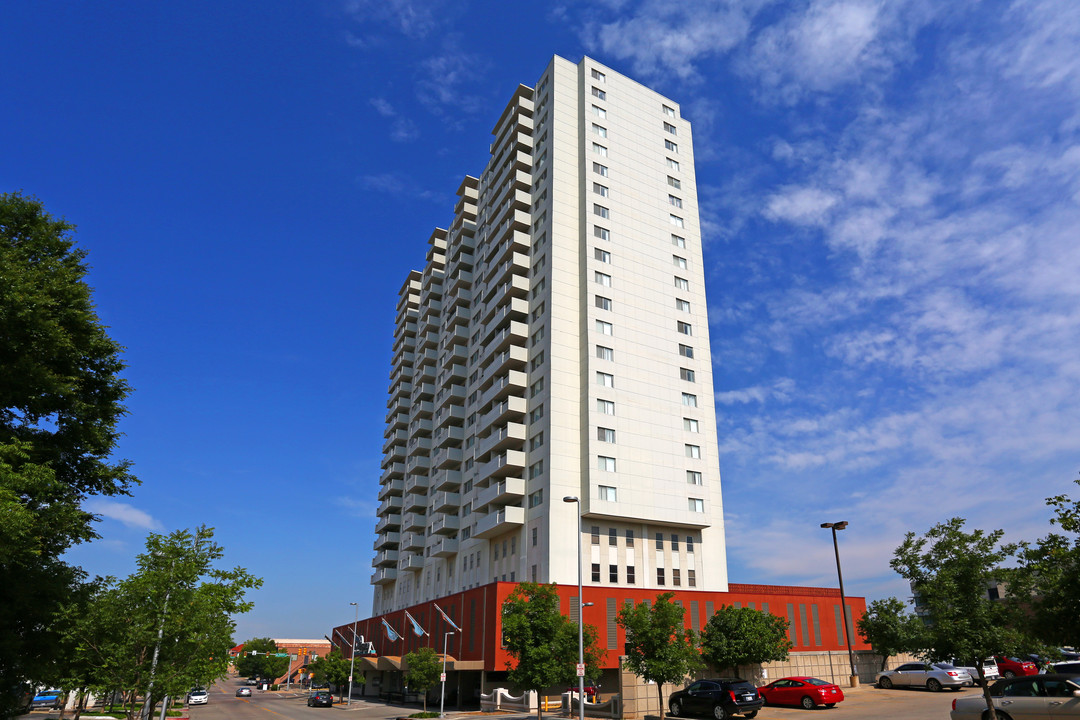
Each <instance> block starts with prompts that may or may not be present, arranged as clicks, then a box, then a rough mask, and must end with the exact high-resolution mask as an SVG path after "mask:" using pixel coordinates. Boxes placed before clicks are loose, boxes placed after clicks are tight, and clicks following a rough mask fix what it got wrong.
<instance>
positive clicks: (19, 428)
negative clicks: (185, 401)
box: [0, 193, 137, 717]
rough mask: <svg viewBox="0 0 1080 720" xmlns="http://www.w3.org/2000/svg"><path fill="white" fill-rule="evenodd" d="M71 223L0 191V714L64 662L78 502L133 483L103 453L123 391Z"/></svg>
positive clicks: (79, 537) (82, 530)
mask: <svg viewBox="0 0 1080 720" xmlns="http://www.w3.org/2000/svg"><path fill="white" fill-rule="evenodd" d="M73 229H74V226H73V225H70V224H68V223H67V222H65V221H63V220H56V219H54V218H52V217H51V216H50V215H49V214H48V213H46V212H45V210H44V208H43V206H42V204H41V203H40V202H39V201H37V200H36V199H34V198H32V197H27V196H24V195H22V194H20V193H10V194H7V193H0V517H3V522H0V607H2V608H4V612H3V613H0V717H6V716H8V715H9V714H11V713H12V712H14V711H15V710H16V709H17V708H16V707H14V706H15V705H17V698H18V694H17V690H18V688H19V686H20V685H21V684H22V683H23V682H26V681H30V682H34V683H52V682H53V681H55V673H56V672H57V667H58V663H60V662H62V661H63V659H64V658H63V653H62V650H61V647H62V642H61V640H62V636H63V634H64V628H62V627H61V626H60V624H59V622H58V618H59V615H60V613H61V606H62V605H63V603H64V602H65V601H66V600H67V599H69V598H71V597H72V596H73V595H74V594H78V593H80V592H82V590H81V589H80V586H81V585H82V583H83V582H84V581H85V574H84V573H83V572H82V570H81V569H79V568H77V567H72V566H70V565H68V564H67V563H65V562H64V561H63V559H62V557H63V554H64V552H65V551H67V550H68V549H69V548H70V547H71V546H73V545H76V544H79V543H83V542H87V541H89V540H92V539H94V538H96V537H97V534H96V532H95V531H94V528H93V522H94V520H95V519H96V518H95V516H94V515H93V514H91V513H89V512H86V511H84V510H82V508H81V505H82V503H83V502H84V501H85V500H86V499H87V498H89V497H92V496H95V495H106V496H110V495H121V494H127V492H128V490H129V488H130V487H131V485H132V484H134V483H136V482H137V481H136V479H135V478H134V477H133V476H132V475H131V473H130V471H129V463H128V462H126V461H116V460H113V459H112V458H111V455H112V453H113V451H114V450H115V449H116V443H117V439H118V437H119V431H118V429H117V424H118V422H119V420H120V418H121V417H122V416H123V415H124V414H125V412H126V410H125V408H124V405H123V401H124V399H125V397H126V396H127V394H128V390H129V389H128V385H127V383H126V382H125V381H124V380H123V378H121V377H120V372H121V370H123V367H124V365H123V362H122V361H121V359H120V354H121V347H120V346H119V345H118V344H116V343H115V342H113V341H112V340H111V339H110V338H109V336H108V335H107V334H106V332H105V327H104V326H103V325H102V324H101V322H100V320H99V319H98V317H97V314H96V313H95V311H94V304H93V300H92V297H91V291H90V287H89V286H88V285H87V284H86V273H87V266H86V263H85V258H86V252H85V251H84V250H78V249H75V247H74V242H73V241H72V239H71V232H72V230H73Z"/></svg>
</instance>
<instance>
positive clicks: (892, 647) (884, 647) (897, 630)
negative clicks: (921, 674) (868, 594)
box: [856, 597, 925, 670]
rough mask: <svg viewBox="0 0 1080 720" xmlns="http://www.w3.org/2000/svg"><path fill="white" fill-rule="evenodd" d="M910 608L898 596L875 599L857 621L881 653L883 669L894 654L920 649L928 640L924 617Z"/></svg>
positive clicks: (871, 645)
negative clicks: (916, 614)
mask: <svg viewBox="0 0 1080 720" xmlns="http://www.w3.org/2000/svg"><path fill="white" fill-rule="evenodd" d="M906 610H907V606H906V605H905V603H904V602H903V601H902V600H899V599H897V598H894V597H890V598H884V599H882V600H874V601H873V602H871V603H870V604H869V605H868V606H867V607H866V613H865V614H864V615H863V616H862V617H861V618H859V622H858V623H856V625H857V626H858V629H859V633H860V634H861V635H862V636H863V637H864V638H866V642H868V643H870V647H872V648H873V649H874V652H875V653H877V654H878V655H880V656H881V669H882V670H884V669H885V668H886V667H887V666H888V663H889V658H891V657H892V656H893V655H897V654H899V653H905V652H906V653H917V652H919V651H921V650H922V648H923V646H924V644H925V643H924V641H923V622H922V620H920V619H919V618H918V617H916V616H915V615H912V614H909V613H908V612H906Z"/></svg>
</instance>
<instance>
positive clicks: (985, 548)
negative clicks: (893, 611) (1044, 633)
mask: <svg viewBox="0 0 1080 720" xmlns="http://www.w3.org/2000/svg"><path fill="white" fill-rule="evenodd" d="M1003 534H1004V533H1003V532H1002V531H1001V530H994V531H992V532H984V531H982V530H972V531H971V532H966V531H965V530H964V520H963V519H962V518H952V519H951V520H949V521H947V522H944V523H940V524H938V525H935V526H934V527H932V528H930V530H928V531H927V532H926V534H925V535H924V536H922V537H920V536H918V535H916V534H915V533H913V532H909V533H908V534H907V535H906V536H905V538H904V542H903V543H901V545H900V546H899V547H898V548H896V551H895V553H894V554H893V559H892V560H891V561H890V562H889V564H890V565H891V566H892V568H893V569H894V570H895V571H896V572H898V573H899V574H900V575H901V576H902V577H904V578H905V579H907V580H908V581H910V582H911V586H912V589H913V590H914V591H915V593H916V603H915V605H916V607H919V608H921V609H923V610H924V611H925V613H926V619H927V623H926V628H925V630H924V632H925V635H924V638H925V639H924V642H923V644H924V645H925V648H924V649H923V652H922V655H923V656H924V657H925V658H926V659H927V660H930V661H939V660H948V659H950V658H959V659H960V660H961V661H962V662H963V663H964V664H965V665H971V666H974V667H976V668H978V672H979V680H980V682H981V684H982V686H983V697H984V698H985V700H986V707H987V716H988V717H989V718H991V720H993V718H995V717H996V714H995V711H994V704H993V702H992V700H991V699H990V690H989V688H988V687H987V684H986V678H985V676H984V674H983V670H982V660H983V658H986V657H989V656H990V655H1000V654H1003V653H1004V654H1011V653H1016V652H1018V651H1019V649H1020V648H1021V647H1023V646H1024V645H1025V644H1027V639H1026V638H1024V637H1023V636H1022V635H1021V634H1020V632H1019V631H1018V630H1017V629H1016V627H1017V621H1018V620H1019V615H1018V613H1016V612H1015V610H1016V606H1014V605H1012V604H1010V603H1002V602H995V601H992V600H990V599H989V597H988V596H987V592H986V588H987V585H988V582H989V581H990V580H992V579H994V578H998V577H1001V576H1002V574H1003V573H1004V572H1005V571H1004V570H1003V569H1002V564H1003V563H1005V562H1006V561H1007V560H1009V559H1010V558H1012V557H1013V556H1014V555H1015V553H1016V549H1017V548H1016V546H1015V545H1011V544H1002V543H1001V537H1002V535H1003Z"/></svg>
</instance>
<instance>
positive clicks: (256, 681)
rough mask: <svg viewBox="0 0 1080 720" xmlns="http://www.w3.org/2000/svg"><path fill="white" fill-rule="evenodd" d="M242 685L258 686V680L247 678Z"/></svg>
mask: <svg viewBox="0 0 1080 720" xmlns="http://www.w3.org/2000/svg"><path fill="white" fill-rule="evenodd" d="M244 684H245V685H258V684H259V678H248V679H247V680H245V681H244Z"/></svg>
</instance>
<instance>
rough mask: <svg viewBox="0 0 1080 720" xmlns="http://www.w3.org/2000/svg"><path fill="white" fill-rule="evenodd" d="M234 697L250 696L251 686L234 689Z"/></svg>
mask: <svg viewBox="0 0 1080 720" xmlns="http://www.w3.org/2000/svg"><path fill="white" fill-rule="evenodd" d="M236 697H251V688H249V687H242V688H237V689H236Z"/></svg>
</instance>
